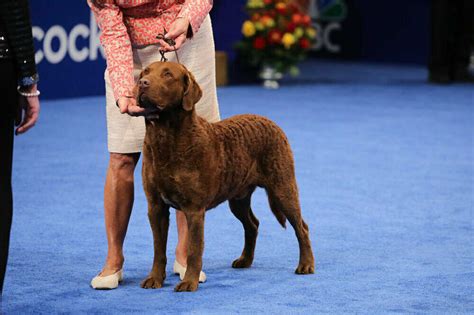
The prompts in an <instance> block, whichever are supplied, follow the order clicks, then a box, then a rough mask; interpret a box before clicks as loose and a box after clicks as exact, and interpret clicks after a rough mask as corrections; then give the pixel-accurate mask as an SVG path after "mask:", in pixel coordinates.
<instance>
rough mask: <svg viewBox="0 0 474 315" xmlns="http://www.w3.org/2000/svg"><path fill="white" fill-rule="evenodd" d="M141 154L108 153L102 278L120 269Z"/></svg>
mask: <svg viewBox="0 0 474 315" xmlns="http://www.w3.org/2000/svg"><path fill="white" fill-rule="evenodd" d="M139 158H140V153H130V154H120V153H110V161H109V166H108V169H107V176H106V180H105V189H104V209H105V230H106V234H107V245H108V251H107V259H106V261H105V265H104V268H103V269H102V272H101V276H108V275H111V274H113V273H115V272H117V271H118V270H120V269H121V268H122V266H123V262H124V257H123V242H124V240H125V235H126V233H127V227H128V222H129V220H130V214H131V213H132V207H133V199H134V184H133V173H134V170H135V166H136V165H137V162H138V160H139Z"/></svg>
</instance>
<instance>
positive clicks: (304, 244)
mask: <svg viewBox="0 0 474 315" xmlns="http://www.w3.org/2000/svg"><path fill="white" fill-rule="evenodd" d="M265 189H266V191H267V195H268V200H269V203H270V207H271V209H272V212H273V213H274V214H275V216H276V217H277V219H278V221H279V222H280V223H281V217H282V216H283V215H284V216H285V217H286V218H287V219H288V221H289V222H290V224H291V226H293V228H294V230H295V234H296V237H297V239H298V244H299V248H300V261H299V264H298V267H297V268H296V270H295V273H297V274H308V273H314V256H313V251H312V249H311V241H310V239H309V229H308V225H307V224H306V222H304V220H303V217H302V216H301V207H300V204H299V199H298V190H297V188H296V183H295V182H294V181H287V182H284V183H282V182H280V183H279V185H278V186H274V187H266V188H265ZM283 222H284V221H283ZM282 225H283V224H282Z"/></svg>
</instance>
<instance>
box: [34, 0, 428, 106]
mask: <svg viewBox="0 0 474 315" xmlns="http://www.w3.org/2000/svg"><path fill="white" fill-rule="evenodd" d="M244 4H245V1H244V0H215V1H214V9H213V11H212V12H211V15H212V19H213V24H214V36H215V41H216V48H217V49H219V50H225V51H227V52H228V53H229V54H230V60H231V62H232V61H233V60H234V57H235V56H234V54H233V51H232V46H233V43H234V42H235V41H237V40H238V39H239V38H240V36H241V35H240V29H241V25H242V21H243V20H244V19H245V17H246V16H245V12H244V10H243V6H244ZM334 8H336V9H341V8H345V14H339V15H338V16H329V17H328V16H327V15H326V16H325V15H324V14H322V15H321V19H319V20H318V21H317V23H316V26H317V27H318V29H319V31H320V32H319V34H320V41H319V43H320V45H319V46H318V49H317V52H316V54H315V55H316V56H317V57H342V58H349V59H362V60H369V61H383V62H410V63H422V64H424V63H426V59H427V54H428V44H429V1H428V0H400V1H397V2H386V1H369V0H352V1H344V0H320V1H319V11H320V12H334V11H333V9H334ZM31 10H32V20H33V26H34V27H33V33H34V38H35V47H36V49H37V53H36V57H37V62H38V68H39V72H40V76H41V83H40V85H41V90H42V92H43V96H44V97H45V98H50V99H51V98H66V97H78V96H85V95H101V94H103V93H104V83H103V72H104V70H105V60H104V58H103V53H102V51H101V48H100V45H99V30H98V29H97V25H96V24H95V21H94V19H93V18H91V13H90V10H89V8H88V6H87V4H86V2H85V1H83V0H80V1H78V0H73V1H54V2H53V1H50V0H34V1H31ZM336 11H337V10H336ZM339 12H340V11H339ZM231 73H233V72H231Z"/></svg>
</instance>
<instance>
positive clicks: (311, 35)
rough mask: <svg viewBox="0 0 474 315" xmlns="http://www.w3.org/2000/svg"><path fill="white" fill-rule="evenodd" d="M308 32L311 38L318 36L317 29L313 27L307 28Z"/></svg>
mask: <svg viewBox="0 0 474 315" xmlns="http://www.w3.org/2000/svg"><path fill="white" fill-rule="evenodd" d="M306 34H307V35H308V37H309V38H315V37H316V30H315V29H314V28H312V27H308V28H306Z"/></svg>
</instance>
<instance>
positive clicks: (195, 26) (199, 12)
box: [178, 0, 213, 38]
mask: <svg viewBox="0 0 474 315" xmlns="http://www.w3.org/2000/svg"><path fill="white" fill-rule="evenodd" d="M212 4H213V1H212V0H186V2H185V3H184V4H183V7H182V9H181V11H180V12H179V14H178V18H185V19H187V20H188V21H189V26H190V27H189V29H188V30H187V34H186V35H187V37H188V38H191V37H192V36H193V35H194V34H196V33H197V32H198V30H199V28H200V27H201V24H202V22H203V21H204V19H205V18H206V16H207V15H208V14H209V12H210V11H211V9H212Z"/></svg>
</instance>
